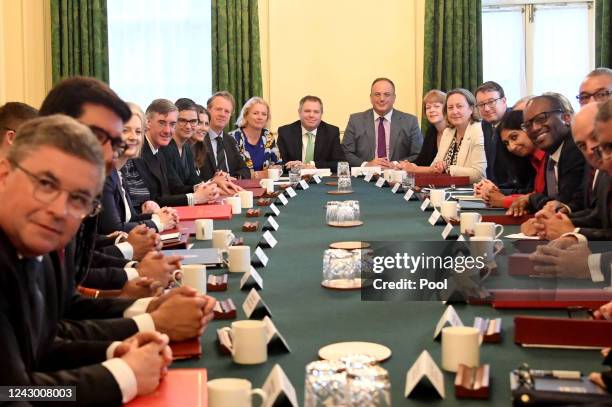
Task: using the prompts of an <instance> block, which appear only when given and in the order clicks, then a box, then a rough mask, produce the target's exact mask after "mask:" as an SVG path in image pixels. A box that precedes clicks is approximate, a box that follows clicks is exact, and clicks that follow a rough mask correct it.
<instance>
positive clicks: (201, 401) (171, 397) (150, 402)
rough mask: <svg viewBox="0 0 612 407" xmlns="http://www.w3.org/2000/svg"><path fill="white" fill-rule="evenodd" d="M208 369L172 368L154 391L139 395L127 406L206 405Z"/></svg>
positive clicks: (197, 406)
mask: <svg viewBox="0 0 612 407" xmlns="http://www.w3.org/2000/svg"><path fill="white" fill-rule="evenodd" d="M206 381H207V376H206V369H170V370H169V371H168V375H167V376H166V377H164V379H163V380H162V381H161V384H160V385H159V387H158V388H157V390H155V391H154V392H153V393H151V394H148V395H146V396H139V397H137V398H135V399H134V400H132V401H131V402H129V403H128V404H126V406H127V407H167V406H189V407H206V406H207V405H208V393H207V389H206Z"/></svg>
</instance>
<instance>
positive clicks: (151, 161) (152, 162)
mask: <svg viewBox="0 0 612 407" xmlns="http://www.w3.org/2000/svg"><path fill="white" fill-rule="evenodd" d="M157 154H159V151H158V152H157ZM142 158H144V160H145V162H146V163H147V167H149V170H150V171H151V173H152V174H153V175H154V176H155V178H157V180H158V181H159V183H160V185H163V184H164V182H163V179H164V175H163V174H162V172H161V162H159V165H158V162H157V161H158V160H156V158H155V155H153V151H151V148H150V147H149V142H148V141H147V140H146V139H145V141H144V143H143V146H142Z"/></svg>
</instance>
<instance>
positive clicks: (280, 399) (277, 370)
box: [261, 364, 299, 407]
mask: <svg viewBox="0 0 612 407" xmlns="http://www.w3.org/2000/svg"><path fill="white" fill-rule="evenodd" d="M261 388H262V390H263V391H264V392H265V393H266V394H267V395H268V398H267V400H266V402H265V403H264V405H263V406H264V407H272V406H291V407H299V404H298V401H297V395H296V392H295V388H294V387H293V384H291V382H290V381H289V378H288V377H287V375H286V374H285V372H284V371H283V369H282V368H281V367H280V365H278V364H276V365H274V367H273V368H272V370H271V371H270V374H269V375H268V377H267V378H266V381H265V382H264V384H263V386H261Z"/></svg>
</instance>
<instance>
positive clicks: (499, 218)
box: [482, 215, 533, 225]
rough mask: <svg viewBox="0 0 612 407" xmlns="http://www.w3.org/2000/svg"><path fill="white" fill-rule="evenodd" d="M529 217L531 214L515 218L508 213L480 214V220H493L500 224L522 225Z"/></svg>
mask: <svg viewBox="0 0 612 407" xmlns="http://www.w3.org/2000/svg"><path fill="white" fill-rule="evenodd" d="M531 218H533V216H532V215H524V216H519V217H516V218H515V217H514V216H508V215H482V222H495V223H499V224H500V225H522V224H523V223H524V222H526V221H527V220H528V219H531Z"/></svg>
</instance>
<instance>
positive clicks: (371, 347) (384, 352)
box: [319, 342, 391, 362]
mask: <svg viewBox="0 0 612 407" xmlns="http://www.w3.org/2000/svg"><path fill="white" fill-rule="evenodd" d="M355 354H360V355H369V356H372V357H374V358H376V360H377V361H378V362H382V361H384V360H387V359H389V358H390V357H391V349H389V348H387V347H386V346H384V345H379V344H377V343H372V342H338V343H332V344H331V345H327V346H324V347H322V348H321V349H319V357H320V358H321V359H324V360H336V359H339V358H341V357H342V356H345V355H355Z"/></svg>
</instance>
